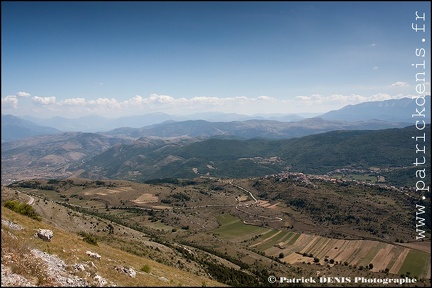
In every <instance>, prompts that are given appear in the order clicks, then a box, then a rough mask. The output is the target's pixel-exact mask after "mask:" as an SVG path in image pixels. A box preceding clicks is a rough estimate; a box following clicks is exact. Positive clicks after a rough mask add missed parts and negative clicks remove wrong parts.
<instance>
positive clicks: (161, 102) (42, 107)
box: [1, 82, 408, 117]
mask: <svg viewBox="0 0 432 288" xmlns="http://www.w3.org/2000/svg"><path fill="white" fill-rule="evenodd" d="M396 83H399V82H396ZM396 83H395V85H401V86H403V84H402V83H404V82H400V83H399V84H396ZM388 87H389V86H388ZM23 93H25V92H23ZM17 94H18V93H17ZM27 94H29V93H27ZM21 95H24V94H21ZM29 95H30V94H29ZM404 97H408V96H407V95H403V94H397V95H390V94H385V93H376V94H372V95H358V94H351V95H343V94H331V95H323V94H313V95H301V96H296V97H295V98H294V99H293V98H292V97H286V98H282V99H281V98H274V97H272V96H267V95H261V96H256V97H249V96H235V97H212V96H197V97H191V98H183V97H181V98H175V97H172V96H169V95H158V94H150V95H148V96H147V97H144V96H141V95H135V96H133V97H132V98H129V99H126V100H122V101H118V100H117V99H115V98H97V99H90V100H88V99H86V98H82V97H76V98H68V99H64V100H62V101H56V97H53V96H52V97H40V96H33V97H31V98H29V99H28V100H25V99H24V98H20V97H18V96H17V95H9V96H7V97H4V98H2V99H1V100H2V112H3V113H7V112H9V113H11V112H12V113H14V112H15V111H17V108H18V102H19V112H20V113H21V114H24V113H27V114H31V113H33V114H37V115H41V116H42V117H51V116H58V115H60V116H64V117H77V116H83V115H91V114H97V115H103V116H105V117H121V116H127V115H140V114H146V113H152V112H164V113H167V114H177V115H179V114H183V115H186V114H193V113H196V112H226V113H239V114H247V115H253V114H257V113H287V114H288V113H307V112H309V113H325V112H327V111H330V110H335V109H339V108H342V107H344V106H346V105H350V104H351V105H352V104H358V103H362V102H368V101H383V100H389V99H400V98H404ZM26 102H27V103H26ZM3 108H4V109H3Z"/></svg>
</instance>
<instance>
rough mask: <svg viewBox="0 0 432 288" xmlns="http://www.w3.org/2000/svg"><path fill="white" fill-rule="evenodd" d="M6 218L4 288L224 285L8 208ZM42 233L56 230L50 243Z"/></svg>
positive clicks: (2, 233) (3, 225)
mask: <svg viewBox="0 0 432 288" xmlns="http://www.w3.org/2000/svg"><path fill="white" fill-rule="evenodd" d="M1 219H2V229H1V248H2V253H1V259H2V260H1V264H2V268H1V270H2V277H1V278H2V279H1V286H2V287H5V286H6V287H7V286H40V287H47V286H52V287H58V286H119V287H122V286H123V287H125V286H148V287H154V286H223V284H221V283H218V282H215V281H212V280H210V279H208V278H205V277H200V276H197V275H194V274H191V273H188V272H185V271H181V270H179V269H176V268H173V267H169V266H166V265H163V264H161V263H158V262H155V261H153V260H151V259H148V258H144V257H138V256H136V255H132V254H129V253H126V252H124V251H121V250H119V249H115V248H113V247H110V246H108V245H105V244H104V243H98V246H94V245H90V244H88V243H86V242H84V241H83V240H82V237H80V236H79V235H77V234H73V233H70V232H66V231H64V230H61V229H58V228H56V227H54V226H52V225H49V224H47V223H46V222H44V221H43V220H42V221H41V222H39V221H36V220H33V219H30V218H28V217H26V216H23V215H20V214H18V213H15V212H13V211H11V210H9V209H7V208H4V207H2V209H1ZM11 223H13V224H11ZM15 224H16V225H15ZM39 228H42V229H50V230H52V231H53V233H54V236H53V238H52V239H51V241H50V242H45V241H43V240H41V239H39V238H37V237H35V233H36V232H37V230H38V229H39ZM87 251H91V252H94V253H97V254H99V255H100V256H101V259H100V260H98V259H94V258H91V257H89V256H88V255H87V254H86V252H87ZM82 268H84V270H82ZM116 268H117V269H116ZM131 268H132V269H133V270H132V269H131ZM122 270H124V271H135V272H136V274H135V275H134V277H132V276H131V275H129V274H128V273H125V272H124V271H122ZM132 274H134V273H132Z"/></svg>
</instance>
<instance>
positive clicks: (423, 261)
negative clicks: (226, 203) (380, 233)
mask: <svg viewBox="0 0 432 288" xmlns="http://www.w3.org/2000/svg"><path fill="white" fill-rule="evenodd" d="M218 222H219V224H220V225H221V226H220V227H219V228H217V229H215V230H214V231H213V232H214V233H215V234H216V235H217V236H218V237H220V238H224V239H231V240H235V241H247V243H248V247H249V248H250V249H255V250H259V251H261V252H264V253H265V254H266V255H268V256H274V257H279V258H280V256H281V255H283V257H282V258H281V259H280V260H281V261H284V262H286V263H290V264H295V263H302V262H305V263H308V262H310V263H312V262H314V258H317V259H319V263H320V264H321V265H325V264H327V263H329V265H335V264H336V265H345V266H352V267H357V268H359V269H363V267H364V268H366V267H368V266H369V264H372V266H371V267H372V269H370V270H371V271H372V272H379V271H388V272H389V273H391V274H396V275H401V274H405V275H406V274H408V275H411V276H412V277H418V278H430V277H431V275H430V271H431V261H430V252H429V253H427V252H424V251H419V250H415V249H411V248H407V247H403V246H400V245H394V244H389V243H384V242H379V241H371V240H344V239H331V238H326V237H321V236H315V235H308V234H300V233H294V232H290V231H286V230H278V229H272V228H264V227H259V226H253V225H247V224H245V223H243V222H242V221H241V220H240V219H239V218H237V217H234V216H231V215H229V214H224V215H221V216H219V217H218ZM281 253H282V254H281ZM330 263H331V264H330ZM360 267H362V268H360Z"/></svg>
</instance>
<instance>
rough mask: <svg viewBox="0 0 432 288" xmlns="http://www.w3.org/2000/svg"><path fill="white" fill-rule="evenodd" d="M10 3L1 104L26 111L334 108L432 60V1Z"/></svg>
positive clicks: (405, 86)
mask: <svg viewBox="0 0 432 288" xmlns="http://www.w3.org/2000/svg"><path fill="white" fill-rule="evenodd" d="M1 5H2V7H1V8H2V10H1V13H2V14H1V21H2V23H1V29H2V32H1V37H2V39H1V40H2V41H1V46H2V47H1V51H2V55H1V69H2V71H1V81H2V82H1V98H2V113H3V114H13V115H16V116H24V115H32V116H36V117H41V118H45V117H52V116H64V117H69V118H76V117H80V116H84V115H92V114H98V115H101V116H105V117H120V116H125V115H137V114H146V113H152V112H164V113H168V114H192V113H197V112H200V113H201V112H207V111H209V112H210V111H220V112H232V113H240V114H248V115H252V114H259V113H285V114H290V113H324V112H327V111H330V110H334V109H339V108H341V107H343V106H345V105H348V104H357V103H360V102H365V101H376V100H386V99H393V98H403V97H412V96H413V95H416V91H415V85H416V83H415V73H416V69H414V68H413V67H412V66H411V64H412V63H418V62H419V61H423V60H426V62H427V63H430V38H429V36H430V29H431V27H430V17H431V13H430V3H429V1H419V2H415V1H406V2H399V1H395V2H375V1H370V2H355V1H354V2H279V1H278V2H264V1H263V2H259V1H258V2H230V1H226V2H135V1H132V2H127V1H121V2H115V1H112V2H111V1H107V2H103V1H102V2H87V1H77V2H68V1H65V2H37V1H31V2H13V1H2V3H1ZM416 11H419V13H420V14H422V13H426V20H427V21H426V22H421V20H418V21H417V23H419V25H420V24H426V27H427V29H429V31H427V33H422V32H415V31H414V30H413V29H412V28H411V23H412V22H415V12H416ZM422 38H425V40H426V41H425V42H422V41H421V39H422ZM416 48H417V49H418V48H425V49H426V51H427V56H426V57H425V58H422V59H419V57H416V55H415V49H416ZM426 72H427V78H428V79H430V66H428V67H427V68H426ZM427 87H428V91H430V84H428V86H427ZM429 93H430V92H429Z"/></svg>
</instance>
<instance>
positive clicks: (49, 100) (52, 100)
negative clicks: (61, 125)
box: [32, 96, 56, 105]
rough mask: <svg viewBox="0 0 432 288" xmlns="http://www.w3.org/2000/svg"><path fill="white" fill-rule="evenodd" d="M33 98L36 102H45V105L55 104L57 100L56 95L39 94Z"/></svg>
mask: <svg viewBox="0 0 432 288" xmlns="http://www.w3.org/2000/svg"><path fill="white" fill-rule="evenodd" d="M32 100H33V102H34V103H38V104H43V105H49V104H54V103H55V102H56V97H54V96H51V97H39V96H33V97H32Z"/></svg>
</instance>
